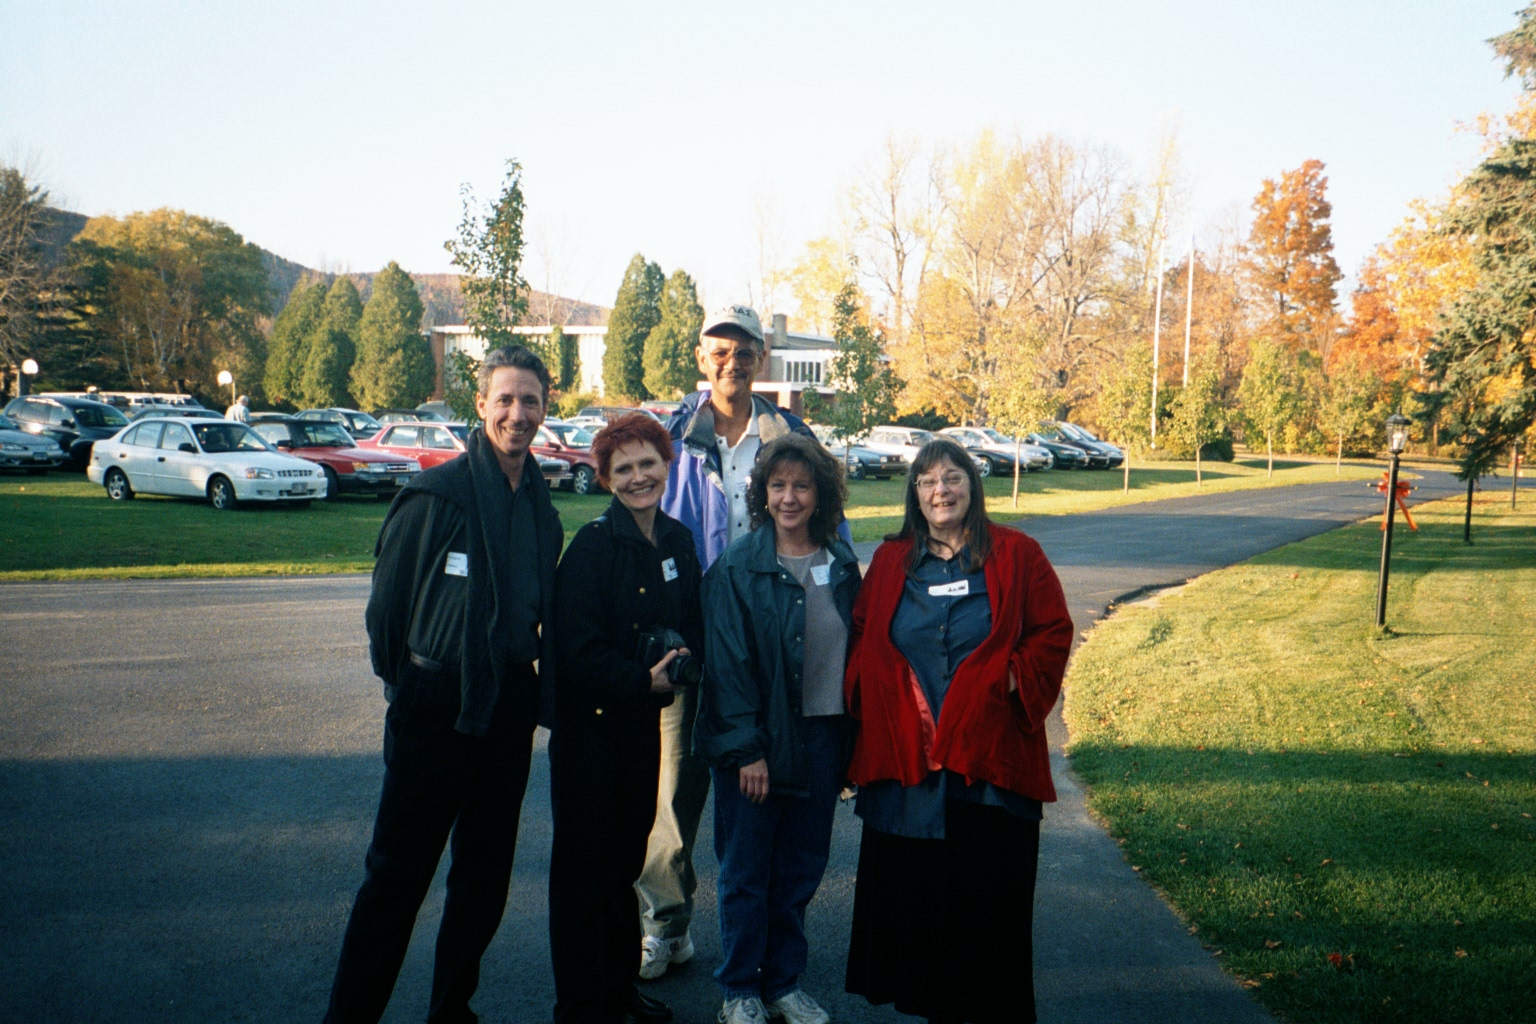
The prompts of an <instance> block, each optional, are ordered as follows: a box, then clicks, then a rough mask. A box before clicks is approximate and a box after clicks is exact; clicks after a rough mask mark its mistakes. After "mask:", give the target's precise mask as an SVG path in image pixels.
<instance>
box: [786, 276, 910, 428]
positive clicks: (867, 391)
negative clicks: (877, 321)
mask: <svg viewBox="0 0 1536 1024" xmlns="http://www.w3.org/2000/svg"><path fill="white" fill-rule="evenodd" d="M864 305H865V304H864V297H863V295H861V294H860V292H859V287H858V285H856V284H854V283H853V282H852V281H848V282H845V283H844V284H843V287H842V288H841V289H840V290H839V291H838V293H837V298H836V300H835V301H834V302H833V304H832V337H833V338H834V339H836V341H837V354H836V355H835V356H833V357H832V359H831V361H830V362H829V363H828V364H827V379H826V383H827V386H829V387H831V388H832V389H833V390H834V391H835V392H836V393H837V394H836V399H835V400H834V401H832V402H828V401H826V400H825V399H823V398H822V397H821V395H820V394H819V393H817V392H816V391H814V390H809V389H808V390H807V391H806V392H805V411H806V415H807V416H809V417H812V418H813V419H816V420H819V421H821V422H823V423H825V424H827V425H828V426H829V427H831V428H832V436H833V438H834V439H837V440H842V439H846V438H854V437H862V436H864V435H865V434H867V433H868V432H869V430H870V428H871V427H877V426H879V425H880V424H882V423H889V422H891V421H892V420H894V419H895V418H896V396H897V395H898V394H899V393H900V391H901V381H900V380H899V379H898V378H897V376H896V373H895V371H893V370H892V369H891V365H890V363H889V362H888V361H887V360H886V358H885V338H884V337H883V336H882V335H881V334H880V333H879V332H877V331H875V330H873V329H872V328H871V327H870V326H869V319H868V317H867V316H866V315H865V310H864ZM849 458H852V455H851V454H850V455H849Z"/></svg>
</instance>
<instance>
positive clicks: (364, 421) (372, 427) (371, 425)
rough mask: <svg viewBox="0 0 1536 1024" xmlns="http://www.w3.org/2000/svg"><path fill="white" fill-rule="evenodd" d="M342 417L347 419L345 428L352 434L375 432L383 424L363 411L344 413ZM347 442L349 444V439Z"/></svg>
mask: <svg viewBox="0 0 1536 1024" xmlns="http://www.w3.org/2000/svg"><path fill="white" fill-rule="evenodd" d="M343 418H344V419H346V421H347V429H348V430H349V431H351V432H352V433H354V434H364V435H366V434H377V433H378V432H379V428H380V427H382V426H383V425H384V424H382V423H380V422H379V421H378V420H376V419H374V418H373V417H372V416H369V415H368V414H367V413H365V412H349V413H344V414H343ZM347 443H348V444H351V442H350V441H348V442H347Z"/></svg>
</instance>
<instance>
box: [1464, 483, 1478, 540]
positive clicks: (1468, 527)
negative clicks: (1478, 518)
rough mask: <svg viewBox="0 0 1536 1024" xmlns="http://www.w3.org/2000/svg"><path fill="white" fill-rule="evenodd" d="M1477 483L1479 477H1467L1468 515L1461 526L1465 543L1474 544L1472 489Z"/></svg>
mask: <svg viewBox="0 0 1536 1024" xmlns="http://www.w3.org/2000/svg"><path fill="white" fill-rule="evenodd" d="M1476 483H1477V477H1475V476H1469V477H1467V515H1466V518H1465V519H1464V520H1462V524H1461V539H1462V541H1463V542H1464V543H1467V544H1471V543H1472V487H1473V485H1474V484H1476Z"/></svg>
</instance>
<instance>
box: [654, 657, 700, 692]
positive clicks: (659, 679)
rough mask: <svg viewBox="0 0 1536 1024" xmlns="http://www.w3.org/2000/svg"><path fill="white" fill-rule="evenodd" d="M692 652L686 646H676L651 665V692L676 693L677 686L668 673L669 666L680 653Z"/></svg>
mask: <svg viewBox="0 0 1536 1024" xmlns="http://www.w3.org/2000/svg"><path fill="white" fill-rule="evenodd" d="M688 653H690V652H689V650H688V648H686V647H674V648H673V649H672V650H670V651H668V652H667V654H666V657H664V658H662V659H661V660H660V661H658V662H657V663H656V664H654V665H652V666H651V692H652V693H676V692H677V687H675V686H673V685H672V679H671V678H670V677H669V676H668V675H667V666H668V665H670V664H672V663H673V662H674V661H676V660H677V657H678V655H680V654H688Z"/></svg>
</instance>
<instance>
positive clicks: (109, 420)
mask: <svg viewBox="0 0 1536 1024" xmlns="http://www.w3.org/2000/svg"><path fill="white" fill-rule="evenodd" d="M72 411H73V412H74V414H75V422H76V423H78V424H80V426H82V427H112V428H114V429H115V428H117V427H126V426H127V425H128V417H126V416H124V415H123V414H122V413H120V412H118V411H117V410H116V409H114V408H112V407H111V406H110V405H104V404H100V403H97V404H92V405H77V406H75V407H74V409H73V410H72Z"/></svg>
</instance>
